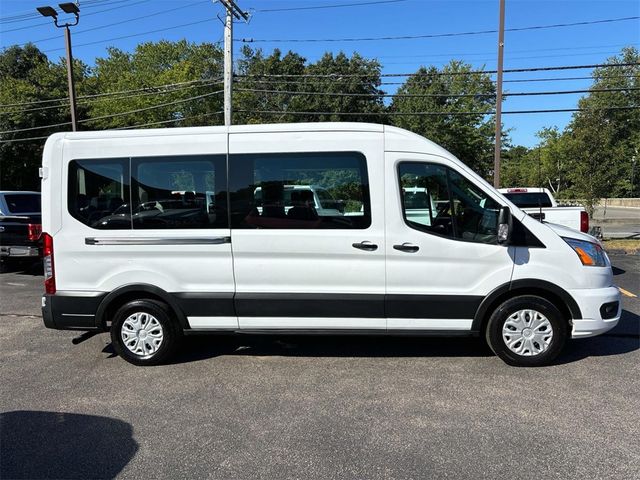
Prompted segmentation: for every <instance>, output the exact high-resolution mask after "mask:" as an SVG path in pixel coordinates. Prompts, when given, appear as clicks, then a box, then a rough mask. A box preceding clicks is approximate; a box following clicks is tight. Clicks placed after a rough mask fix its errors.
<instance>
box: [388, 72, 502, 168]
mask: <svg viewBox="0 0 640 480" xmlns="http://www.w3.org/2000/svg"><path fill="white" fill-rule="evenodd" d="M472 70H473V68H472V66H471V65H469V64H466V63H464V62H461V61H456V60H454V61H451V62H450V63H449V64H448V65H446V66H444V67H443V68H442V69H438V68H436V67H433V66H431V67H428V68H426V67H421V68H420V69H419V70H418V71H417V72H416V74H415V75H413V76H411V77H409V79H408V80H407V81H406V83H405V84H404V85H402V86H401V87H400V88H399V89H398V94H400V95H417V96H415V97H413V96H408V97H402V96H398V97H394V99H393V102H392V103H391V106H390V111H391V113H392V114H394V113H395V114H400V115H395V116H392V117H391V121H392V122H393V124H394V125H397V126H398V127H402V128H406V129H407V130H411V131H412V132H415V133H417V134H419V135H423V136H425V137H426V138H428V139H429V140H432V141H434V142H436V143H438V144H440V145H442V146H443V147H445V148H446V149H447V150H449V151H450V152H451V153H453V154H454V155H456V156H457V157H458V158H459V159H460V160H462V161H463V162H465V163H466V164H467V165H469V166H470V167H471V168H473V169H474V170H476V171H477V172H478V173H480V174H481V175H484V176H485V177H488V176H490V175H491V174H492V171H493V150H494V121H493V120H492V118H491V117H489V116H488V115H486V114H485V113H484V112H487V111H491V110H492V109H493V108H494V106H495V86H494V84H493V82H492V80H491V77H490V75H489V74H486V73H480V74H471V75H470V74H469V72H470V71H472ZM416 112H434V113H435V114H433V115H410V114H412V113H416Z"/></svg>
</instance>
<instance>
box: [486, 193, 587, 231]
mask: <svg viewBox="0 0 640 480" xmlns="http://www.w3.org/2000/svg"><path fill="white" fill-rule="evenodd" d="M498 191H499V192H500V193H502V194H503V195H504V196H505V197H507V199H508V200H510V201H511V203H513V204H515V205H516V206H517V207H520V209H522V210H524V211H525V212H526V213H528V214H529V215H530V216H532V217H533V218H536V219H538V220H540V221H544V222H547V223H553V224H556V225H562V226H564V227H569V228H572V229H574V230H578V231H580V232H583V233H588V232H589V215H588V214H587V211H586V210H585V209H584V207H581V206H577V207H563V206H560V205H558V202H556V199H555V198H553V195H552V194H551V192H550V191H549V189H547V188H531V187H527V188H522V187H518V188H499V189H498Z"/></svg>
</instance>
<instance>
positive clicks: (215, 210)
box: [68, 155, 229, 230]
mask: <svg viewBox="0 0 640 480" xmlns="http://www.w3.org/2000/svg"><path fill="white" fill-rule="evenodd" d="M226 177H227V175H226V157H225V156H224V155H183V156H171V157H168V156H167V157H137V158H108V159H100V160H74V161H72V162H70V164H69V185H68V192H69V193H68V209H69V213H70V214H71V215H72V216H73V217H74V218H75V219H77V220H79V221H80V222H82V223H84V224H85V225H87V226H89V227H91V228H96V229H102V230H123V229H128V230H130V229H132V228H133V229H175V228H180V229H199V228H228V226H229V225H228V214H227V188H226V183H227V178H226Z"/></svg>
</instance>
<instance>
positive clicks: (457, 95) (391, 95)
mask: <svg viewBox="0 0 640 480" xmlns="http://www.w3.org/2000/svg"><path fill="white" fill-rule="evenodd" d="M631 90H640V87H630V88H596V89H590V90H558V91H549V92H513V93H509V92H504V93H503V94H502V96H503V97H523V96H530V95H565V94H577V93H596V92H626V91H631ZM236 91H238V92H254V93H279V94H281V95H310V96H314V95H321V96H331V97H381V98H386V97H389V98H430V97H434V98H464V97H471V98H477V97H495V96H496V94H495V93H452V94H447V93H424V94H422V93H415V94H413V93H340V92H300V91H295V90H260V89H253V88H237V89H236Z"/></svg>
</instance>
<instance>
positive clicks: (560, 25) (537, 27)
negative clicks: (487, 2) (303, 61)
mask: <svg viewBox="0 0 640 480" xmlns="http://www.w3.org/2000/svg"><path fill="white" fill-rule="evenodd" d="M639 18H640V16H633V17H622V18H609V19H604V20H589V21H583V22H573V23H556V24H551V25H532V26H529V27H515V28H507V29H505V31H506V32H522V31H526V30H543V29H550V28H564V27H576V26H582V25H596V24H602V23H614V22H626V21H629V20H638V19H639ZM497 32H498V31H497V30H477V31H471V32H452V33H432V34H425V35H399V36H386V37H360V38H289V39H282V38H275V39H253V38H243V39H239V40H238V41H240V42H244V43H315V42H371V41H380V40H416V39H422V38H441V37H461V36H469V35H486V34H490V33H497Z"/></svg>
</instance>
